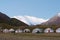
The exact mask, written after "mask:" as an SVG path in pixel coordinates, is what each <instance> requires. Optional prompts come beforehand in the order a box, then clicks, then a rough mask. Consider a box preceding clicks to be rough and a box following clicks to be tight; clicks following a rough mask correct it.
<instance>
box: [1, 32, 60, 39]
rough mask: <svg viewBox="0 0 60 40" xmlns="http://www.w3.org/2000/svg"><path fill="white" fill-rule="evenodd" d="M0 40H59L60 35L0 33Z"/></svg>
mask: <svg viewBox="0 0 60 40" xmlns="http://www.w3.org/2000/svg"><path fill="white" fill-rule="evenodd" d="M0 40H60V33H40V34H31V33H20V34H14V33H0Z"/></svg>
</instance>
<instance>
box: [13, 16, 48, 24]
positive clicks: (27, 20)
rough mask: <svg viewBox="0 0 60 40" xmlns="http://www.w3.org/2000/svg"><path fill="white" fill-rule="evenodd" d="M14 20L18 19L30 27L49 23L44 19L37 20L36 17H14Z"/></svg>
mask: <svg viewBox="0 0 60 40" xmlns="http://www.w3.org/2000/svg"><path fill="white" fill-rule="evenodd" d="M13 18H16V19H18V20H20V21H22V22H24V23H26V24H28V25H37V24H41V23H43V22H46V21H48V19H47V20H45V19H42V18H37V17H34V16H14V17H13Z"/></svg>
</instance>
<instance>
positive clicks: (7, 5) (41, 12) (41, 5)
mask: <svg viewBox="0 0 60 40" xmlns="http://www.w3.org/2000/svg"><path fill="white" fill-rule="evenodd" d="M0 12H3V13H5V14H7V15H8V16H10V17H13V16H19V15H22V16H23V15H29V16H35V17H39V18H44V19H48V18H51V17H52V16H54V15H55V14H56V13H58V12H60V0H0Z"/></svg>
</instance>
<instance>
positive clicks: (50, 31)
mask: <svg viewBox="0 0 60 40" xmlns="http://www.w3.org/2000/svg"><path fill="white" fill-rule="evenodd" d="M53 32H54V30H53V29H52V28H46V29H45V30H44V33H53Z"/></svg>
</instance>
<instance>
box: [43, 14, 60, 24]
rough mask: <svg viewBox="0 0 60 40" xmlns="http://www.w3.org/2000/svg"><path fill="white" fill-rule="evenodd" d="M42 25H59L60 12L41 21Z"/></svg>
mask: <svg viewBox="0 0 60 40" xmlns="http://www.w3.org/2000/svg"><path fill="white" fill-rule="evenodd" d="M42 24H43V25H53V24H55V25H59V24H60V13H57V14H56V15H55V16H53V17H52V18H50V19H49V20H48V21H47V22H45V23H42Z"/></svg>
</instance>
